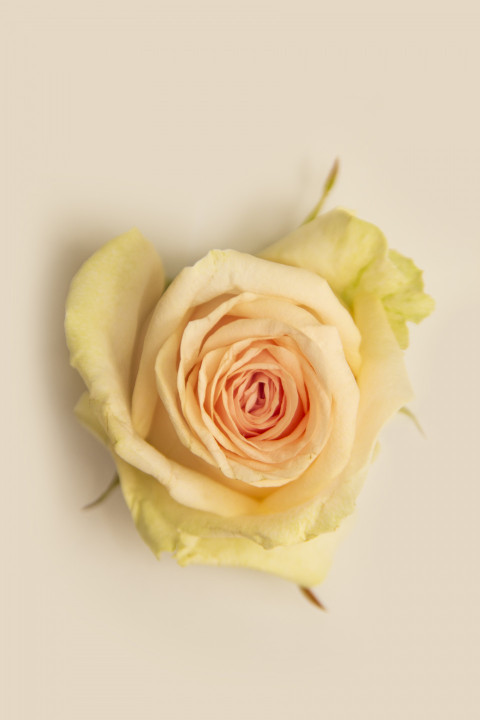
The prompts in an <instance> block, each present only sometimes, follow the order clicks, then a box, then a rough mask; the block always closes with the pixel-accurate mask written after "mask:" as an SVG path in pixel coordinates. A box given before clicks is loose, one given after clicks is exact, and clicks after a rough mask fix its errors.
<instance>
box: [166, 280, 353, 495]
mask: <svg viewBox="0 0 480 720" xmlns="http://www.w3.org/2000/svg"><path fill="white" fill-rule="evenodd" d="M262 312H263V313H266V317H265V315H262ZM285 320H290V321H291V322H294V323H295V324H294V325H290V324H289V323H288V322H285ZM332 342H333V346H332ZM330 347H335V348H337V347H338V348H340V349H341V343H340V341H339V338H338V333H337V331H336V329H335V328H333V327H328V326H325V325H322V324H321V323H320V322H319V321H318V319H317V318H315V316H313V315H312V314H311V313H310V312H309V311H308V310H307V309H305V308H302V307H298V306H295V305H294V304H293V303H292V302H291V301H286V300H284V299H279V298H275V297H270V298H264V297H259V296H258V295H255V294H252V293H242V294H240V295H237V296H234V295H224V296H222V297H221V298H219V299H218V301H217V302H215V301H213V300H212V301H209V302H208V303H206V304H205V305H204V306H202V307H200V306H199V307H197V308H196V309H195V310H194V311H193V312H192V314H191V316H190V318H189V319H188V320H187V322H186V324H185V325H184V326H183V327H182V328H181V331H180V330H178V331H177V332H176V333H175V334H174V335H173V336H170V338H168V340H167V341H166V342H165V343H164V344H163V346H162V347H161V349H160V351H159V353H158V356H157V361H156V373H157V389H158V393H159V395H160V398H161V401H162V402H163V403H164V405H165V408H166V409H167V412H168V413H169V415H170V417H171V419H172V422H173V424H174V426H175V427H176V428H177V432H178V436H179V438H180V440H181V441H182V442H183V443H184V445H186V447H187V448H188V449H189V450H190V451H191V452H193V453H195V454H197V455H198V456H199V457H201V458H202V459H203V460H205V461H207V462H208V463H210V464H211V465H213V466H215V467H217V468H219V469H220V471H221V473H222V474H223V475H225V476H226V477H227V478H231V479H232V480H235V481H239V482H245V483H248V484H249V485H254V486H257V487H264V488H268V487H272V488H273V487H278V486H280V485H285V484H287V483H290V482H291V481H293V480H295V479H297V478H299V477H300V476H301V475H302V474H303V473H304V472H305V470H306V469H307V468H308V467H309V466H310V465H311V463H312V462H313V461H314V460H315V459H316V458H318V457H319V456H320V455H321V454H323V451H324V448H327V447H328V445H329V442H330V440H329V438H330V435H331V433H332V431H333V430H334V428H335V418H336V417H338V416H339V415H338V413H339V411H340V413H342V412H343V410H342V403H340V406H338V404H337V402H336V398H335V392H333V393H332V387H331V382H332V379H334V377H335V376H336V375H337V374H338V372H339V373H340V376H343V374H344V373H345V372H346V373H347V374H348V375H349V376H350V377H352V376H351V371H350V370H349V368H348V365H347V363H346V361H345V358H344V356H343V359H342V360H341V366H342V367H341V368H340V366H339V369H338V370H337V367H335V366H333V365H332V363H331V362H330V360H329V350H330ZM335 352H337V351H335ZM336 364H337V365H338V362H336ZM174 378H175V380H174ZM173 380H174V382H172V381H173ZM349 382H350V381H349ZM351 382H353V383H355V381H354V378H353V377H352V380H351ZM335 383H336V384H338V381H337V380H336V381H335ZM335 383H334V385H335ZM175 385H176V392H175Z"/></svg>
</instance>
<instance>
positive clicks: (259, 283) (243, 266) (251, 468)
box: [66, 210, 432, 586]
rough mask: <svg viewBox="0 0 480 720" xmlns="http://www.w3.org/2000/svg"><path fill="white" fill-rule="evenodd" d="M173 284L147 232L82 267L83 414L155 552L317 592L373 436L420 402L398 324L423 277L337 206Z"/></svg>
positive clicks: (211, 257) (70, 316)
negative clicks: (267, 575) (261, 574)
mask: <svg viewBox="0 0 480 720" xmlns="http://www.w3.org/2000/svg"><path fill="white" fill-rule="evenodd" d="M164 287H165V280H164V272H163V268H162V263H161V261H160V259H159V257H158V256H157V254H156V252H155V250H154V248H153V246H152V245H151V244H150V243H149V242H147V241H146V240H145V239H144V238H143V237H142V236H141V235H140V233H139V232H138V231H137V230H132V231H130V232H128V233H126V234H125V235H122V236H121V237H119V238H116V239H115V240H112V241H111V242H109V243H107V244H106V245H105V246H104V247H103V248H101V249H100V250H99V251H98V252H97V253H95V254H94V255H93V257H91V258H90V259H89V260H88V261H87V262H86V263H85V264H84V265H83V267H82V268H81V269H80V271H79V272H78V274H77V275H76V277H75V278H74V280H73V282H72V286H71V289H70V293H69V296H68V301H67V314H66V334H67V340H68V345H69V348H70V352H71V362H72V365H73V366H74V367H75V368H77V369H78V371H79V372H80V373H81V375H82V377H83V379H84V381H85V384H86V386H87V388H88V390H87V391H86V392H85V394H84V395H83V396H82V398H81V399H80V401H79V403H78V405H77V408H76V411H77V414H78V416H79V417H80V419H81V420H82V421H83V422H84V423H85V424H86V425H87V426H88V427H89V428H90V429H91V430H92V431H93V432H94V433H95V434H96V435H97V436H98V437H99V438H100V439H101V440H102V441H103V442H104V443H105V444H106V445H107V447H108V448H109V449H110V451H111V453H112V455H113V458H114V461H115V464H116V467H117V470H118V475H119V478H120V483H121V487H122V490H123V494H124V497H125V500H126V502H127V504H128V507H129V508H130V511H131V513H132V516H133V519H134V521H135V523H136V526H137V528H138V530H139V532H140V534H141V535H142V537H143V538H144V540H145V541H146V542H147V543H148V545H149V546H150V547H151V548H152V550H153V551H154V553H155V554H156V555H157V556H159V555H160V554H161V553H162V552H163V551H169V552H172V553H174V555H175V557H176V558H177V560H178V562H179V563H181V564H188V563H192V562H196V563H209V564H219V565H223V564H225V565H241V566H247V567H251V568H257V569H262V570H266V571H269V572H273V573H276V574H278V575H280V576H282V577H284V578H287V579H289V580H292V581H294V582H296V583H299V584H300V585H306V586H310V585H315V584H317V583H319V582H320V581H321V580H322V579H323V577H324V575H325V573H326V571H327V570H328V567H329V565H330V562H331V557H332V552H333V550H334V548H335V545H336V543H337V541H338V538H339V535H340V534H341V532H340V530H339V529H340V524H341V521H342V520H343V519H344V518H345V517H346V516H348V515H350V514H351V513H352V511H353V509H354V505H355V499H356V497H357V494H358V492H359V490H360V488H361V485H362V483H363V480H364V477H365V474H366V471H367V469H368V466H369V464H370V462H371V460H372V454H373V451H374V449H375V444H376V440H377V436H378V433H379V430H380V429H381V427H382V426H383V425H384V423H385V422H386V420H388V418H390V417H391V416H392V415H393V414H394V413H396V412H397V411H398V410H399V409H400V408H402V407H403V406H404V405H405V403H407V402H408V401H409V400H410V399H411V397H412V393H411V388H410V384H409V381H408V378H407V374H406V371H405V366H404V361H403V352H402V348H404V347H406V345H407V344H408V334H407V330H406V324H405V322H406V320H414V321H417V322H418V321H419V320H420V319H422V318H423V317H425V316H426V315H427V314H428V313H429V312H430V311H431V309H432V301H431V299H430V298H429V297H428V296H427V295H425V294H424V293H423V283H422V279H421V273H420V271H419V270H418V269H417V268H416V267H415V265H414V264H413V262H412V261H411V260H409V259H407V258H405V257H403V256H402V255H400V254H398V253H396V252H394V251H393V250H389V249H388V247H387V243H386V241H385V238H384V237H383V235H382V233H381V232H380V231H379V230H378V229H377V228H376V227H375V226H374V225H371V224H370V223H367V222H364V221H362V220H359V219H357V218H355V217H354V216H352V215H351V214H350V213H348V212H346V211H344V210H334V211H332V212H330V213H327V214H325V215H321V216H320V217H318V218H316V219H314V220H312V221H311V222H308V223H307V224H305V225H303V226H302V227H300V228H299V229H298V230H296V231H295V232H293V233H292V234H291V235H289V236H288V237H286V238H284V239H283V240H281V241H279V242H277V243H274V244H273V245H271V246H270V247H268V248H267V249H266V250H264V251H263V252H262V253H261V256H260V257H254V256H252V255H247V254H243V253H240V252H236V251H234V250H226V251H221V250H213V251H211V252H210V253H209V254H208V255H207V256H206V257H204V258H203V259H201V260H200V261H199V262H197V263H196V264H195V265H193V267H187V268H185V269H184V270H182V271H181V272H180V274H179V275H178V276H177V277H176V278H175V279H174V280H173V282H172V283H171V284H170V285H169V286H168V288H167V289H166V290H165V289H164Z"/></svg>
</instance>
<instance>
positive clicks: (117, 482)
mask: <svg viewBox="0 0 480 720" xmlns="http://www.w3.org/2000/svg"><path fill="white" fill-rule="evenodd" d="M117 485H120V478H119V477H118V475H115V476H114V478H113V480H112V482H111V483H110V485H109V486H108V487H107V489H106V490H104V491H103V493H102V494H101V495H99V497H98V498H97V499H96V500H94V501H93V502H91V503H88V505H85V506H84V508H83V510H91V509H92V508H94V507H96V506H97V505H100V503H101V502H103V501H104V500H106V498H107V497H108V496H109V495H110V493H111V492H112V490H114V489H115V488H116V487H117Z"/></svg>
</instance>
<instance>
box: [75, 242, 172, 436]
mask: <svg viewBox="0 0 480 720" xmlns="http://www.w3.org/2000/svg"><path fill="white" fill-rule="evenodd" d="M163 287H164V273H163V268H162V263H161V261H160V258H159V257H158V255H157V253H156V252H155V249H154V248H153V246H152V245H151V244H150V243H149V242H147V240H145V239H144V238H143V237H142V235H141V234H140V232H139V231H138V230H131V231H130V232H128V233H126V234H125V235H121V236H120V237H118V238H116V239H115V240H111V241H110V242H109V243H107V244H106V245H104V246H103V247H102V248H101V249H100V250H98V251H97V252H96V253H95V254H94V255H92V257H91V258H90V259H89V260H87V262H86V263H84V265H83V266H82V267H81V268H80V270H79V271H78V273H77V274H76V275H75V277H74V279H73V281H72V284H71V286H70V292H69V295H68V298H67V306H66V317H65V332H66V336H67V343H68V347H69V349H70V361H71V364H72V365H73V367H75V368H76V369H77V370H78V371H79V373H80V374H81V376H82V378H83V380H84V381H85V384H86V386H87V388H88V390H89V395H90V403H91V406H92V411H93V414H94V416H95V417H96V418H97V419H98V420H100V421H101V424H102V425H103V428H104V430H105V433H106V435H107V436H108V437H109V439H110V441H111V442H116V440H118V439H119V437H122V436H123V434H124V429H125V428H130V427H131V421H130V397H131V383H132V377H131V376H132V372H133V369H134V368H133V366H134V363H135V347H136V341H137V339H138V335H139V331H140V329H141V327H142V325H143V323H144V321H145V319H146V318H147V316H148V314H149V313H150V312H151V310H152V307H153V306H154V305H155V303H156V302H157V301H158V299H159V297H160V296H161V294H162V292H163Z"/></svg>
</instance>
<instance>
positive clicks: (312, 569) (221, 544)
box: [117, 459, 349, 587]
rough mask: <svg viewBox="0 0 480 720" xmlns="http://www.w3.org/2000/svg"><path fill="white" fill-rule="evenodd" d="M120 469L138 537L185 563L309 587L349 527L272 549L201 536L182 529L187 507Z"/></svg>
mask: <svg viewBox="0 0 480 720" xmlns="http://www.w3.org/2000/svg"><path fill="white" fill-rule="evenodd" d="M117 468H118V472H119V476H120V482H121V487H122V491H123V494H124V497H125V500H126V502H127V505H128V506H129V508H130V510H131V512H132V517H133V519H134V521H135V524H136V526H137V529H138V531H139V533H140V535H141V536H142V537H143V539H144V540H145V542H146V543H147V545H149V547H150V548H151V549H152V551H153V552H154V554H155V555H156V556H157V557H160V555H161V554H162V552H165V551H166V552H172V553H174V555H175V558H176V559H177V561H178V562H179V564H181V565H189V564H191V563H201V564H208V565H230V566H236V567H248V568H253V569H256V570H262V571H265V572H269V573H273V574H275V575H279V576H280V577H283V578H284V579H286V580H290V581H291V582H295V583H298V584H299V585H304V586H309V587H311V586H313V585H318V583H320V582H322V580H323V579H324V577H325V575H326V574H327V572H328V570H329V568H330V565H331V562H332V559H333V554H334V551H335V549H336V547H337V545H338V543H339V542H340V540H341V539H342V537H344V535H345V533H346V530H347V529H348V525H349V523H348V522H345V523H344V524H343V525H342V527H341V528H339V529H338V530H336V531H335V532H329V533H323V534H322V535H320V536H319V537H317V538H315V539H313V540H310V541H309V542H303V543H299V544H296V545H291V546H289V547H276V548H273V549H270V550H266V549H265V548H263V547H261V546H260V545H258V544H257V543H255V542H253V541H252V540H249V539H247V538H242V537H235V536H231V535H230V536H229V535H223V536H219V537H216V536H210V537H199V536H196V535H192V534H190V533H189V532H188V531H186V530H185V529H184V526H183V523H182V515H183V513H184V510H185V508H183V507H182V506H181V505H179V504H178V503H176V502H175V501H174V500H172V498H171V497H169V496H168V494H167V493H166V492H165V490H164V489H163V488H162V487H161V485H160V484H159V483H157V482H155V480H153V478H149V477H148V476H146V475H143V473H141V472H140V471H139V470H137V469H136V468H133V467H132V466H130V465H128V464H127V463H125V462H123V461H122V460H118V459H117ZM139 486H141V487H142V492H141V493H140V494H139V492H138V488H139Z"/></svg>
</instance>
